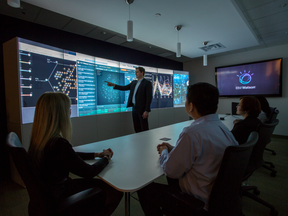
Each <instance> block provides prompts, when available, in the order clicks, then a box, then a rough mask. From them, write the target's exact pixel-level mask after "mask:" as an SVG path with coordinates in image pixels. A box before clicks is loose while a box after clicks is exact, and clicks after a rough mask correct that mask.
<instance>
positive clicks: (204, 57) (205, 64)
mask: <svg viewBox="0 0 288 216" xmlns="http://www.w3.org/2000/svg"><path fill="white" fill-rule="evenodd" d="M207 44H208V41H204V42H203V45H204V46H206V45H207ZM203 66H207V55H206V54H204V55H203Z"/></svg>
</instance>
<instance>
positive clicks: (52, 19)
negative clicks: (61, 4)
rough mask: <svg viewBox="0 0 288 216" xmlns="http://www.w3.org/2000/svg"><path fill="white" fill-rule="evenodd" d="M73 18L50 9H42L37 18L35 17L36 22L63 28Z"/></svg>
mask: <svg viewBox="0 0 288 216" xmlns="http://www.w3.org/2000/svg"><path fill="white" fill-rule="evenodd" d="M71 20H72V18H70V17H67V16H64V15H62V14H58V13H55V12H52V11H49V10H45V9H41V11H40V13H39V14H38V16H37V18H36V19H35V23H38V24H41V25H45V26H49V27H52V28H56V29H62V28H63V27H64V26H65V25H67V24H68V23H69V22H70V21H71Z"/></svg>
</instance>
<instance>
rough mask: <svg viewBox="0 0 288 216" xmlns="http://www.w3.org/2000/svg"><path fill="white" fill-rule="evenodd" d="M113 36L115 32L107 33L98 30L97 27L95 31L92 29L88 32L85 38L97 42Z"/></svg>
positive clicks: (106, 31) (100, 29)
mask: <svg viewBox="0 0 288 216" xmlns="http://www.w3.org/2000/svg"><path fill="white" fill-rule="evenodd" d="M114 35H116V33H115V32H112V31H109V30H107V29H104V28H100V27H97V28H95V29H93V30H92V31H91V32H89V33H88V34H86V36H87V37H91V38H94V39H97V40H103V41H105V40H107V39H109V38H111V37H113V36H114Z"/></svg>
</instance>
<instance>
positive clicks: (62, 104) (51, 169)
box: [28, 92, 123, 215]
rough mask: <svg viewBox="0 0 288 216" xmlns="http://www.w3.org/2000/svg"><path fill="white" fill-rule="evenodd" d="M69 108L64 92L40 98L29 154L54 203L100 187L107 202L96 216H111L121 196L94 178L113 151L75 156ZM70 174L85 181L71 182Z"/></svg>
mask: <svg viewBox="0 0 288 216" xmlns="http://www.w3.org/2000/svg"><path fill="white" fill-rule="evenodd" d="M70 106H71V101H70V98H69V97H68V96H67V95H65V94H64V93H61V92H46V93H44V94H43V95H41V96H40V98H39V99H38V101H37V104H36V110H35V116H34V123H33V127H32V134H31V142H30V147H29V151H28V153H29V155H30V157H31V159H32V161H33V162H34V164H35V167H36V169H37V170H38V172H39V174H40V177H41V179H42V180H43V182H44V184H45V185H46V186H47V188H48V190H49V191H50V192H51V195H52V196H53V197H54V199H55V202H59V201H60V200H61V199H63V198H65V197H68V196H70V195H72V194H75V193H77V192H80V191H83V190H85V189H88V188H92V187H100V188H101V189H102V190H104V191H105V194H106V201H105V206H104V207H102V208H101V209H103V210H102V212H101V213H100V212H99V215H110V214H112V212H113V211H114V210H115V209H116V207H117V206H118V204H119V202H120V201H121V199H122V196H123V193H122V192H119V191H117V190H115V189H114V188H112V187H111V186H109V185H107V184H106V183H104V182H103V181H101V180H100V179H93V177H94V176H96V175H97V174H99V173H100V172H101V171H102V170H103V168H104V167H105V166H106V165H107V164H108V163H109V160H110V158H111V157H112V156H113V151H112V150H111V149H106V150H103V152H100V153H76V152H75V151H74V150H73V148H72V145H71V144H70V143H69V140H70V139H71V135H72V127H71V121H70V114H71V109H70ZM95 157H100V158H101V159H100V160H99V161H97V162H96V163H94V164H92V165H89V164H87V163H85V162H84V161H83V159H94V158H95ZM69 172H71V173H74V174H75V175H78V176H80V177H84V178H79V179H71V178H70V177H69ZM103 199H105V197H103ZM95 206H97V203H95ZM91 209H92V208H91ZM91 211H92V210H91ZM96 211H97V209H96ZM95 213H96V212H95Z"/></svg>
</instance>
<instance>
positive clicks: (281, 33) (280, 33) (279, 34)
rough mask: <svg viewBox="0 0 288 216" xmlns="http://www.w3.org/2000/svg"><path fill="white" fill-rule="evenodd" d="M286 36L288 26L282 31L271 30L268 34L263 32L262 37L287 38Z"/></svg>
mask: <svg viewBox="0 0 288 216" xmlns="http://www.w3.org/2000/svg"><path fill="white" fill-rule="evenodd" d="M285 37H288V28H286V29H283V30H281V31H276V32H271V33H268V34H263V35H262V39H263V40H264V41H265V40H271V39H277V40H281V39H285Z"/></svg>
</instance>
